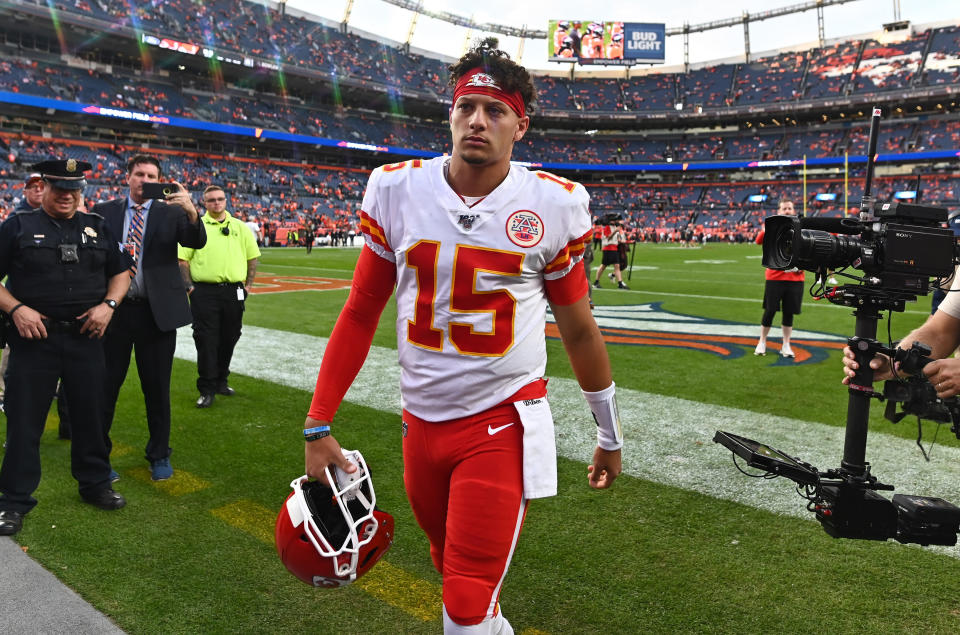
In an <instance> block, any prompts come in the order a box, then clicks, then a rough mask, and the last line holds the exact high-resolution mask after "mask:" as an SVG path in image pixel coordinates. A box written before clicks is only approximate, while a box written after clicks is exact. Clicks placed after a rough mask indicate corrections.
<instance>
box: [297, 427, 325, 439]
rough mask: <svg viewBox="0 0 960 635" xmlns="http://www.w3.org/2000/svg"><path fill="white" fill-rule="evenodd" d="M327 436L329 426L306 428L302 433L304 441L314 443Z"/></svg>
mask: <svg viewBox="0 0 960 635" xmlns="http://www.w3.org/2000/svg"><path fill="white" fill-rule="evenodd" d="M328 436H330V426H317V427H315V428H307V429H305V430H304V431H303V438H304V440H305V441H316V440H317V439H322V438H323V437H328Z"/></svg>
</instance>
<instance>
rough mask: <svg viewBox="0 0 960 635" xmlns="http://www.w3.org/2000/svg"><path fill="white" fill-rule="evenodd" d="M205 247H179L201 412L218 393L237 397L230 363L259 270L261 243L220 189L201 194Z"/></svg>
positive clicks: (209, 189)
mask: <svg viewBox="0 0 960 635" xmlns="http://www.w3.org/2000/svg"><path fill="white" fill-rule="evenodd" d="M203 204H204V206H205V207H206V208H207V213H206V214H204V216H203V224H204V225H206V228H207V231H206V233H207V244H206V245H204V247H203V248H202V249H191V248H189V247H183V246H181V247H178V248H177V251H178V256H179V258H180V273H181V275H182V276H183V282H184V284H185V285H187V288H188V289H189V290H190V291H189V294H190V311H191V312H192V314H193V342H194V344H196V346H197V375H198V377H197V390H198V391H199V392H200V398H199V399H197V408H209V407H210V406H212V405H213V399H214V394H218V395H226V396H228V397H231V396H233V393H234V390H233V388H231V387H230V384H228V383H227V377H229V376H230V360H231V359H232V358H233V349H234V347H235V346H236V345H237V341H238V340H239V339H240V328H241V326H242V325H243V310H244V308H245V301H246V299H247V295H248V293H249V291H247V290H248V289H251V288H253V277H254V275H255V274H256V272H257V258H259V257H260V250H259V249H257V240H256V238H255V237H254V235H253V232H251V231H250V228H249V227H247V225H246V224H245V223H244V222H243V221H241V220H240V219H238V218H234V217H233V215H231V214H230V213H229V212H228V211H227V195H226V193H225V192H224V191H223V188H221V187H220V186H219V185H210V186H208V187H207V189H205V190H204V191H203Z"/></svg>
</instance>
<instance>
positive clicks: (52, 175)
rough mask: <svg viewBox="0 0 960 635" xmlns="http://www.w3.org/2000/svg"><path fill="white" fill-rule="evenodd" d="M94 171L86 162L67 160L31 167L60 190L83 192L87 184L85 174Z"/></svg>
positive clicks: (37, 164) (42, 163)
mask: <svg viewBox="0 0 960 635" xmlns="http://www.w3.org/2000/svg"><path fill="white" fill-rule="evenodd" d="M91 169H93V166H92V165H90V164H89V163H87V162H86V161H77V160H76V159H67V160H66V161H41V162H40V163H34V164H33V165H31V166H30V170H31V171H33V172H38V173H39V174H40V175H41V176H42V177H43V180H44V181H46V182H47V183H49V184H50V185H52V186H53V187H55V188H57V189H60V190H82V189H83V188H84V186H85V185H86V184H87V181H86V180H85V179H84V175H83V173H84V172H87V171H89V170H91Z"/></svg>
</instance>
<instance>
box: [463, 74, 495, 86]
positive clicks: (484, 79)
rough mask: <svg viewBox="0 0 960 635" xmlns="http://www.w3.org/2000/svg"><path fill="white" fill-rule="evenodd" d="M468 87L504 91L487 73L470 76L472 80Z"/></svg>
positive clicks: (469, 80)
mask: <svg viewBox="0 0 960 635" xmlns="http://www.w3.org/2000/svg"><path fill="white" fill-rule="evenodd" d="M466 85H467V86H479V87H480V88H493V89H495V90H502V89H501V88H500V87H499V86H498V85H497V80H495V79H494V78H492V77H490V76H489V75H487V74H486V73H474V74H473V75H471V76H470V79H468V80H467V84H466Z"/></svg>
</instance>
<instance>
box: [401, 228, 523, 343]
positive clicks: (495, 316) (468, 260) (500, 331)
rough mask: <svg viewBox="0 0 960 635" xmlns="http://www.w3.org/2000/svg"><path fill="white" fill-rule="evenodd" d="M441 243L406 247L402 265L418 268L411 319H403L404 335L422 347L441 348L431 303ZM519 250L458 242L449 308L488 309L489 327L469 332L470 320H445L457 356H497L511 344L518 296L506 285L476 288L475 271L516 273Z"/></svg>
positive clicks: (520, 268)
mask: <svg viewBox="0 0 960 635" xmlns="http://www.w3.org/2000/svg"><path fill="white" fill-rule="evenodd" d="M439 253H440V243H438V242H435V241H431V240H422V241H420V242H418V243H417V244H415V245H414V246H413V247H410V249H408V250H407V266H408V267H411V268H413V269H416V272H417V300H416V307H415V309H414V317H413V320H407V339H408V340H409V341H410V342H411V343H413V344H415V345H416V346H420V347H422V348H427V349H430V350H436V351H439V350H442V349H443V336H444V333H443V330H442V329H438V328H435V327H434V303H435V302H436V300H437V298H436V295H437V258H438V256H439ZM522 271H523V254H520V253H515V252H511V251H500V250H497V249H486V248H483V247H472V246H469V245H457V248H456V252H455V254H454V260H453V284H452V285H451V289H450V311H451V312H452V313H489V314H490V315H491V318H492V322H493V330H492V331H490V332H489V333H478V332H476V331H474V329H473V326H472V325H471V324H468V323H465V322H455V321H453V320H451V321H450V323H449V325H448V327H449V328H448V336H449V338H450V343H451V344H453V346H454V348H456V349H457V352H459V353H460V354H462V355H484V356H490V357H500V356H501V355H503V354H504V353H506V352H507V351H508V350H510V347H511V346H512V345H513V331H514V319H515V318H516V308H517V301H516V299H515V298H514V297H513V295H512V294H511V293H510V292H509V291H507V290H505V289H500V290H494V291H478V290H477V274H478V273H479V272H486V273H493V274H497V275H501V276H519V275H520V274H521V272H522Z"/></svg>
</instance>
